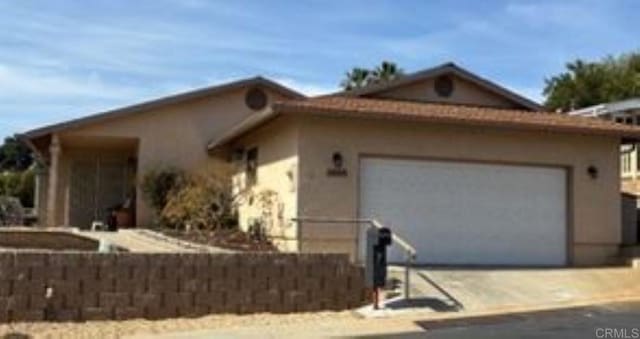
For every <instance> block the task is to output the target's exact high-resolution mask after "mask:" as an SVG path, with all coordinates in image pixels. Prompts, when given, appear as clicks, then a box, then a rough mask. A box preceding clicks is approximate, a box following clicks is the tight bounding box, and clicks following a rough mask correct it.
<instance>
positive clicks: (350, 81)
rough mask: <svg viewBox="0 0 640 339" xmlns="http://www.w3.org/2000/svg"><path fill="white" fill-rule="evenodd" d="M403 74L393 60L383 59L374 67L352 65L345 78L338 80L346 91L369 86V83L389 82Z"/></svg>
mask: <svg viewBox="0 0 640 339" xmlns="http://www.w3.org/2000/svg"><path fill="white" fill-rule="evenodd" d="M403 75H404V72H403V71H402V69H400V68H399V67H398V66H397V65H396V64H395V63H394V62H391V61H383V62H382V63H381V64H380V65H378V66H376V67H375V68H374V69H367V68H362V67H354V68H352V69H351V71H349V72H347V73H346V75H345V78H344V79H343V80H342V81H341V82H340V86H342V88H344V89H345V90H347V91H350V90H353V89H356V88H362V87H366V86H369V85H371V84H378V83H384V82H389V81H392V80H394V79H397V78H398V77H401V76H403Z"/></svg>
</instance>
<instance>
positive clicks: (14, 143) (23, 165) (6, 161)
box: [0, 137, 33, 172]
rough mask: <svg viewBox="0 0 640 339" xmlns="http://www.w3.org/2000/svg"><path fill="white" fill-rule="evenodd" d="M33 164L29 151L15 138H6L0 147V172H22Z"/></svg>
mask: <svg viewBox="0 0 640 339" xmlns="http://www.w3.org/2000/svg"><path fill="white" fill-rule="evenodd" d="M32 163H33V155H32V154H31V150H30V149H29V147H27V146H26V145H25V144H24V143H22V142H21V141H20V140H18V139H17V138H16V137H7V138H5V139H4V144H2V145H0V172H3V171H24V170H26V169H27V168H29V166H31V164H32Z"/></svg>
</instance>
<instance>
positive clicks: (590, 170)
mask: <svg viewBox="0 0 640 339" xmlns="http://www.w3.org/2000/svg"><path fill="white" fill-rule="evenodd" d="M587 173H588V174H589V176H590V177H591V179H596V178H597V177H598V168H597V167H595V166H593V165H590V166H589V167H587Z"/></svg>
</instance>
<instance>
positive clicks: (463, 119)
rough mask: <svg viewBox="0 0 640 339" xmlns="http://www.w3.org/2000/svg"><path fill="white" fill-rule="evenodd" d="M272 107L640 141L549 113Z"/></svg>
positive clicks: (338, 104)
mask: <svg viewBox="0 0 640 339" xmlns="http://www.w3.org/2000/svg"><path fill="white" fill-rule="evenodd" d="M273 109H274V111H276V112H280V113H292V114H295V113H313V114H324V115H332V116H348V117H359V118H378V119H393V120H405V121H425V122H438V123H447V124H463V125H475V126H494V127H499V128H512V129H528V130H535V131H552V132H564V133H579V134H590V135H606V136H617V137H621V138H623V139H630V140H640V127H636V126H630V125H624V124H619V123H614V122H611V121H606V120H602V119H596V118H585V117H577V116H568V115H565V114H559V113H548V112H532V111H524V110H522V111H520V110H512V109H500V108H488V107H476V106H464V105H453V104H439V103H419V102H409V101H397V100H387V99H369V98H366V99H365V98H354V97H340V96H328V97H316V98H309V99H304V100H290V101H283V102H278V103H276V104H274V107H273Z"/></svg>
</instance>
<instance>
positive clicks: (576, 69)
mask: <svg viewBox="0 0 640 339" xmlns="http://www.w3.org/2000/svg"><path fill="white" fill-rule="evenodd" d="M566 69H567V70H566V71H564V72H562V73H560V74H558V75H555V76H552V77H551V78H548V79H545V88H544V91H543V94H544V95H545V97H546V100H545V106H547V108H549V109H552V110H561V111H569V110H573V109H579V108H583V107H587V106H591V105H597V104H600V103H604V102H609V101H618V100H624V99H628V98H632V97H637V96H640V54H638V53H631V54H625V55H621V56H618V57H612V56H609V57H606V58H604V59H602V60H600V61H597V62H586V61H584V60H581V59H577V60H575V61H573V62H569V63H567V65H566Z"/></svg>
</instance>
